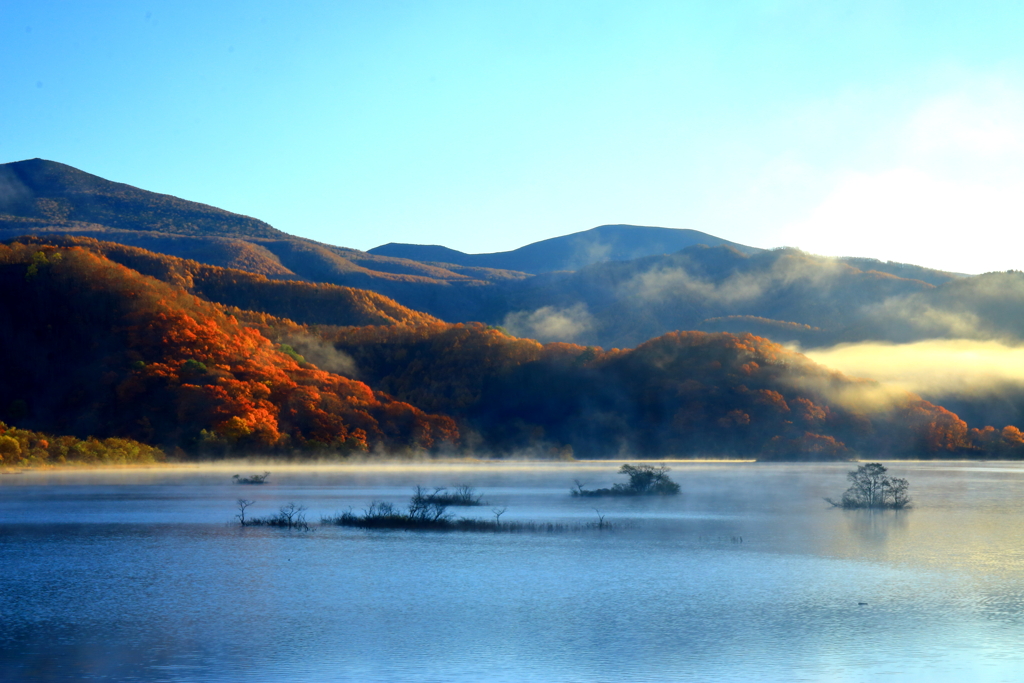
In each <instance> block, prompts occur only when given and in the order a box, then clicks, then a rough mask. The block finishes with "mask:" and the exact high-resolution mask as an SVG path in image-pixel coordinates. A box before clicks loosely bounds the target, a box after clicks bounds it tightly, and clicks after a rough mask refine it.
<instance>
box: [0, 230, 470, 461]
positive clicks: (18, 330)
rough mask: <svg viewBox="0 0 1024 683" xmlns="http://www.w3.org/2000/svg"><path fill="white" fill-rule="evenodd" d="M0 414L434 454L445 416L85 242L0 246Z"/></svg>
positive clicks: (81, 430)
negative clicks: (311, 358) (332, 367)
mask: <svg viewBox="0 0 1024 683" xmlns="http://www.w3.org/2000/svg"><path fill="white" fill-rule="evenodd" d="M0 287H2V290H3V292H4V296H3V297H2V298H0V350H2V352H3V354H4V357H5V358H7V359H9V361H8V364H7V366H6V368H5V372H4V373H3V374H2V375H0V411H3V413H2V414H0V419H5V420H7V421H9V422H13V423H14V424H16V425H17V426H19V427H25V428H29V429H37V430H42V431H50V432H56V433H64V434H72V435H75V436H80V437H85V436H96V437H113V436H117V437H128V438H132V439H138V440H140V441H143V442H145V443H149V444H153V445H161V446H165V447H169V448H180V449H184V450H185V451H187V452H191V453H208V454H218V453H225V452H232V451H238V450H244V451H245V452H254V451H255V452H259V451H263V452H279V453H288V452H293V451H299V452H319V451H339V452H348V451H353V450H355V451H361V450H367V449H372V448H377V447H380V448H389V449H396V450H401V449H405V448H429V447H432V446H435V445H437V444H439V443H440V442H452V443H454V442H455V441H457V440H458V431H457V428H456V426H455V423H454V422H453V421H452V420H451V419H450V418H448V417H445V416H440V415H428V414H426V413H424V412H423V411H421V410H419V409H417V408H415V407H413V406H411V405H408V404H406V403H402V402H399V401H395V400H392V399H391V398H390V397H388V396H385V395H383V394H380V393H378V392H374V391H373V390H372V389H371V388H370V387H368V386H367V385H366V384H364V383H362V382H360V381H357V380H354V379H349V378H347V377H343V376H340V375H337V374H332V373H329V372H325V371H323V370H321V369H319V368H317V367H315V366H313V365H311V364H309V363H306V362H305V360H304V359H302V358H301V357H299V356H298V354H296V353H295V352H294V351H292V350H291V349H290V348H289V347H283V346H275V345H274V344H272V343H271V342H270V341H269V340H268V339H266V338H265V337H264V336H263V335H261V334H260V333H259V332H258V331H257V330H256V329H254V328H251V327H244V326H242V325H240V324H239V323H238V322H237V321H236V320H235V319H234V318H233V317H232V316H230V315H227V314H226V313H224V312H223V311H222V310H221V309H220V308H219V307H218V306H216V305H215V304H212V303H208V302H206V301H203V300H202V299H199V298H197V297H196V296H194V295H192V294H189V293H188V292H186V291H185V290H184V289H183V288H182V287H180V286H179V287H176V286H173V285H170V284H167V283H164V282H160V281H157V280H155V279H153V278H149V277H146V276H144V275H142V274H140V273H139V272H137V271H135V270H132V269H130V268H128V267H125V266H122V265H119V264H116V263H114V262H113V261H110V260H109V259H106V258H105V257H103V256H101V255H99V254H97V253H95V252H92V251H89V250H86V249H83V248H80V247H73V248H57V247H53V246H42V247H41V246H39V245H35V244H33V245H23V244H17V243H16V244H12V245H9V246H0Z"/></svg>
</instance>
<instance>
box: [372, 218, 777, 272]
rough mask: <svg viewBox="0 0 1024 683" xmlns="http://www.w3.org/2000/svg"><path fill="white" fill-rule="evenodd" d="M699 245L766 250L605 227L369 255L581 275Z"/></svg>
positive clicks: (677, 233) (668, 232)
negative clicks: (488, 245) (516, 241)
mask: <svg viewBox="0 0 1024 683" xmlns="http://www.w3.org/2000/svg"><path fill="white" fill-rule="evenodd" d="M697 244H702V245H704V246H709V247H716V246H729V247H732V248H733V249H735V250H737V251H738V252H740V253H742V254H755V253H757V252H759V251H761V250H760V249H757V248H755V247H747V246H744V245H742V244H736V243H735V242H729V241H728V240H724V239H721V238H720V237H715V236H714V235H708V234H706V233H703V232H698V231H697V230H687V229H676V228H657V227H648V226H639V225H602V226H599V227H596V228H592V229H590V230H584V231H582V232H576V233H572V234H571V235H563V236H561V237H552V238H551V239H547V240H542V241H540V242H534V243H532V244H527V245H526V246H525V247H519V248H518V249H514V250H512V251H500V252H496V253H493V254H466V253H463V252H461V251H456V250H455V249H449V248H448V247H441V246H434V245H421V244H397V243H394V242H391V243H389V244H385V245H382V246H379V247H375V248H373V249H370V250H369V252H368V253H370V254H375V255H378V256H392V257H397V258H403V259H409V260H412V261H420V262H424V263H438V264H456V265H460V266H475V267H480V268H499V269H504V270H513V271H520V272H523V273H530V274H531V275H537V274H539V273H549V272H552V271H559V270H579V269H580V268H583V267H585V266H589V265H592V264H595V263H603V262H605V261H630V260H632V259H637V258H642V257H644V256H653V255H657V254H671V253H674V252H677V251H679V250H681V249H685V248H686V247H691V246H694V245H697Z"/></svg>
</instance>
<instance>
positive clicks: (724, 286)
mask: <svg viewBox="0 0 1024 683" xmlns="http://www.w3.org/2000/svg"><path fill="white" fill-rule="evenodd" d="M858 263H860V264H861V265H865V266H878V267H883V268H886V269H888V270H892V271H896V272H904V271H905V272H909V273H910V274H913V275H921V276H922V277H925V278H927V279H928V280H930V281H931V282H926V281H925V280H922V279H914V278H907V277H899V276H896V275H892V274H890V273H888V272H882V271H881V270H876V269H871V270H862V269H861V268H858V267H855V266H854V265H852V264H851V263H849V262H846V261H844V260H842V259H834V258H826V257H821V256H814V255H812V254H807V253H804V252H801V251H799V250H797V249H789V248H787V249H773V250H765V251H759V252H757V253H754V254H744V253H742V252H740V251H737V250H735V249H733V248H731V247H727V246H718V247H707V246H704V245H696V246H692V247H688V248H686V249H683V250H682V251H679V252H677V253H674V254H669V255H662V256H649V257H646V258H640V259H634V260H632V261H622V262H607V263H598V264H594V265H591V266H587V267H586V268H582V269H580V270H578V271H576V272H571V273H547V274H544V275H538V276H535V277H533V278H530V279H527V280H522V281H519V282H514V283H509V284H508V285H507V286H506V287H504V288H503V292H502V294H503V296H502V297H501V298H500V299H497V298H496V299H494V300H493V302H492V305H493V307H492V308H490V309H485V310H487V313H488V315H489V317H488V318H484V320H486V321H488V322H492V323H493V324H501V325H503V326H505V327H506V328H508V330H509V331H510V332H512V333H513V334H518V335H522V336H533V337H537V338H539V339H541V340H551V341H573V342H578V343H583V344H593V345H598V346H604V347H632V346H636V345H638V344H641V343H643V342H644V341H646V340H647V339H650V338H652V337H656V336H659V335H661V334H664V333H666V332H670V331H673V330H703V331H709V332H735V333H742V332H752V333H754V334H758V335H761V336H765V337H768V338H770V339H774V340H776V341H779V342H792V341H796V342H798V343H800V344H801V345H805V346H817V345H824V344H829V343H834V342H835V341H841V340H846V339H847V338H848V337H849V336H850V335H851V334H853V332H852V330H853V329H855V328H858V329H859V328H863V329H867V328H868V327H870V328H871V329H877V328H878V325H875V324H874V322H872V321H878V320H880V316H881V315H882V314H881V312H880V311H882V310H884V308H885V304H886V302H889V301H892V300H899V299H901V298H902V297H910V296H916V295H922V296H924V293H926V292H930V291H932V290H935V289H936V285H935V284H931V283H932V282H935V283H939V286H941V287H946V286H953V284H954V282H958V278H956V276H954V275H952V274H949V273H941V272H939V271H929V270H927V269H923V268H918V267H910V268H901V267H900V264H882V263H880V262H877V261H871V260H867V259H860V260H859V261H858ZM961 284H962V283H961ZM886 324H888V321H886Z"/></svg>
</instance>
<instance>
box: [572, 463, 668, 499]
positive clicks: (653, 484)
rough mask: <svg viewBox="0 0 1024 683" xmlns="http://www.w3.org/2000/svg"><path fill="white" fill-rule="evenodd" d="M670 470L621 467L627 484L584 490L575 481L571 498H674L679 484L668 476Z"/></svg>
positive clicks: (648, 466) (644, 466) (651, 467)
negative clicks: (627, 481) (627, 480)
mask: <svg viewBox="0 0 1024 683" xmlns="http://www.w3.org/2000/svg"><path fill="white" fill-rule="evenodd" d="M669 471H670V469H669V468H668V467H665V466H664V465H661V466H659V467H655V466H654V465H629V464H627V465H623V466H622V467H620V468H619V474H625V475H626V476H628V477H629V483H628V484H622V483H619V484H614V485H612V487H611V488H605V489H585V488H583V482H581V481H580V480H579V479H577V480H576V482H575V483H576V488H574V489H571V493H572V495H573V496H578V497H584V498H601V497H604V496H674V495H677V494H678V493H679V484H677V483H676V482H674V481H672V480H671V479H670V478H669V476H668V473H669Z"/></svg>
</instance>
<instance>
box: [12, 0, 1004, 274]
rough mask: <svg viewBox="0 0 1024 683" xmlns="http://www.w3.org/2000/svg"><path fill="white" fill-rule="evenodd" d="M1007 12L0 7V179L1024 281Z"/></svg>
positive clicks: (422, 5)
mask: <svg viewBox="0 0 1024 683" xmlns="http://www.w3.org/2000/svg"><path fill="white" fill-rule="evenodd" d="M1021 27H1024V3H1022V2H1016V1H1015V2H979V3H964V2H940V1H936V0H932V1H931V2H874V1H872V0H858V1H856V2H843V1H837V2H824V1H819V2H805V1H800V0H788V1H787V0H775V1H769V0H763V1H759V2H755V1H749V2H743V1H737V2H722V1H721V0H715V1H708V2H701V1H692V2H683V1H678V2H629V3H626V2H614V3H613V2H600V1H597V0H594V1H590V2H555V1H553V0H545V1H543V2H531V1H529V0H517V1H516V2H485V1H483V0H477V1H474V2H457V1H454V0H453V1H450V2H428V1H418V2H387V1H383V2H370V1H366V2H294V3H282V2H262V1H260V0H247V1H246V2H204V3H199V2H184V1H179V2H173V3H172V2H164V1H157V0H153V1H150V2H46V1H43V0H33V1H32V2H21V1H20V0H19V1H14V0H0V162H6V161H16V160H20V159H26V158H32V157H42V158H46V159H52V160H55V161H60V162H63V163H67V164H70V165H72V166H75V167H78V168H81V169H82V170H85V171H88V172H90V173H95V174H97V175H100V176H103V177H106V178H109V179H111V180H117V181H121V182H127V183H129V184H132V185H136V186H138V187H142V188H145V189H148V190H153V191H157V192H164V193H168V194H173V195H176V196H179V197H183V198H186V199H191V200H195V201H201V202H204V203H208V204H213V205H215V206H219V207H222V208H225V209H228V210H231V211H236V212H239V213H243V214H248V215H252V216H256V217H258V218H261V219H263V220H266V221H268V222H269V223H271V224H272V225H274V226H275V227H277V228H280V229H282V230H285V231H287V232H290V233H293V234H297V235H302V236H306V237H311V238H313V239H317V240H321V241H324V242H329V243H332V244H339V245H343V246H349V247H355V248H359V249H368V248H371V247H374V246H377V245H379V244H383V243H386V242H417V243H434V244H444V245H446V246H449V247H452V248H456V249H461V250H463V251H469V252H486V251H499V250H504V249H510V248H515V247H518V246H521V245H523V244H526V243H529V242H533V241H537V240H540V239H545V238H548V237H553V236H556V235H561V234H567V233H571V232H576V231H579V230H585V229H588V228H591V227H594V226H596V225H601V224H605V223H633V224H638V225H661V226H666V227H677V228H694V229H697V230H703V231H705V232H710V233H712V234H715V235H718V236H720V237H724V238H726V239H730V240H733V241H737V242H741V243H744V244H750V245H753V246H760V247H774V246H782V245H790V246H798V247H801V248H803V249H806V250H808V251H812V252H816V253H823V254H836V255H864V256H874V257H877V258H882V259H892V260H899V261H909V262H914V263H920V264H923V265H929V266H933V267H939V268H946V269H950V270H956V271H960V272H981V271H985V270H1003V269H1008V268H1018V269H1019V268H1022V267H1024V259H1022V258H1021V256H1020V254H1021V253H1024V250H1022V247H1024V237H1021V234H1024V231H1022V230H1021V229H1020V228H1021V227H1022V226H1024V47H1022V46H1024V43H1022V41H1021V40H1020V38H1019V35H1020V30H1021Z"/></svg>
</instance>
